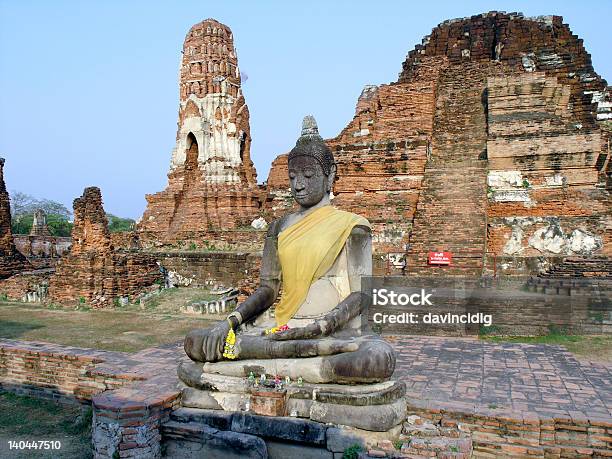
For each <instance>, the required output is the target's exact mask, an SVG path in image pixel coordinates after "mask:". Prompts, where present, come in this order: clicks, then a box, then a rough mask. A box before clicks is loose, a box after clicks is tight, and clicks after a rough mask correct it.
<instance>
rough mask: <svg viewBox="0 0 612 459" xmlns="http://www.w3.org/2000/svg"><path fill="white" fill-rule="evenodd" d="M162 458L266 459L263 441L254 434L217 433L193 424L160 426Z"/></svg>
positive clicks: (169, 423)
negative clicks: (162, 439) (161, 430)
mask: <svg viewBox="0 0 612 459" xmlns="http://www.w3.org/2000/svg"><path fill="white" fill-rule="evenodd" d="M163 431H164V445H165V449H166V454H165V457H167V458H172V459H179V458H180V459H182V458H194V459H195V458H202V457H205V458H207V459H239V458H251V459H266V458H267V457H268V451H267V448H266V444H265V442H264V441H263V440H262V439H261V438H259V437H256V436H254V435H249V434H245V433H237V432H231V431H223V430H217V429H215V428H212V427H209V426H207V425H202V424H200V423H196V422H187V423H181V422H176V421H169V422H167V423H165V424H164V425H163Z"/></svg>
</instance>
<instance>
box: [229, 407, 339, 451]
mask: <svg viewBox="0 0 612 459" xmlns="http://www.w3.org/2000/svg"><path fill="white" fill-rule="evenodd" d="M232 430H233V431H235V432H243V433H248V434H251V435H259V436H262V437H265V438H268V439H278V440H289V441H295V442H299V443H308V444H313V445H324V444H325V431H326V430H327V426H326V425H324V424H320V423H318V422H312V421H307V420H304V419H296V418H289V417H270V416H258V415H254V414H249V413H234V416H233V418H232Z"/></svg>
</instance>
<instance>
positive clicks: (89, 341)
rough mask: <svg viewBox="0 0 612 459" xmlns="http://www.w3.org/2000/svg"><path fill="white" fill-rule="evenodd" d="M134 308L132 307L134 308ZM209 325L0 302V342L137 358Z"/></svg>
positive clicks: (166, 315)
mask: <svg viewBox="0 0 612 459" xmlns="http://www.w3.org/2000/svg"><path fill="white" fill-rule="evenodd" d="M134 308H136V306H135V307H134ZM210 324H211V322H210V321H209V320H205V319H201V318H199V317H194V316H186V315H180V314H178V313H176V312H174V311H163V312H158V311H154V312H147V311H140V310H126V308H121V309H120V310H113V309H105V310H98V309H91V310H78V311H76V310H74V309H50V308H45V307H42V306H36V305H34V304H24V303H18V304H15V303H2V302H0V338H8V339H20V340H31V341H47V342H51V343H57V344H63V345H66V346H76V347H87V348H95V349H103V350H110V351H122V352H136V351H139V350H142V349H146V348H148V347H153V346H158V345H161V344H169V343H173V342H176V341H180V340H182V339H183V338H184V337H185V335H186V334H187V332H188V331H189V330H192V329H194V328H203V327H207V326H209V325H210Z"/></svg>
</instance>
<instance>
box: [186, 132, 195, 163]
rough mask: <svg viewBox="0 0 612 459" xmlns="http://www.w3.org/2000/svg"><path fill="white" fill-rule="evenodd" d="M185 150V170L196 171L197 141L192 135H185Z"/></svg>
mask: <svg viewBox="0 0 612 459" xmlns="http://www.w3.org/2000/svg"><path fill="white" fill-rule="evenodd" d="M186 143H187V150H186V153H185V169H187V170H190V171H192V170H196V169H197V167H198V141H197V140H196V138H195V136H194V135H193V133H191V132H190V133H189V134H188V135H187V142H186Z"/></svg>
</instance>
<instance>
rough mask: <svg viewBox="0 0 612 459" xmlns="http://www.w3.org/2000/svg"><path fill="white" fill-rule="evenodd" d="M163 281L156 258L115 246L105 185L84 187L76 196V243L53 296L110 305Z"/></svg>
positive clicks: (52, 284)
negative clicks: (105, 205)
mask: <svg viewBox="0 0 612 459" xmlns="http://www.w3.org/2000/svg"><path fill="white" fill-rule="evenodd" d="M159 280H160V272H159V266H158V265H157V263H156V260H155V258H152V257H150V256H148V255H146V254H142V253H133V252H130V251H125V250H120V249H115V247H114V246H113V244H112V240H111V235H110V232H109V230H108V219H107V217H106V213H105V212H104V208H103V207H102V195H101V193H100V189H99V188H96V187H89V188H85V191H84V192H83V195H82V196H81V197H80V198H77V199H75V200H74V226H73V228H72V246H71V248H70V252H69V253H68V254H67V255H66V256H64V257H62V258H61V259H60V260H59V262H58V263H57V265H56V267H55V273H54V274H53V275H52V276H51V279H50V280H49V297H50V299H51V300H52V301H57V302H61V303H70V302H86V303H88V304H91V305H94V306H96V307H103V306H109V305H113V304H114V303H115V302H117V301H119V298H122V297H126V299H128V300H129V298H130V297H132V299H133V297H134V296H136V295H139V294H142V293H145V292H147V291H148V290H149V289H150V288H151V287H153V288H154V289H157V285H155V284H156V282H158V281H159Z"/></svg>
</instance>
